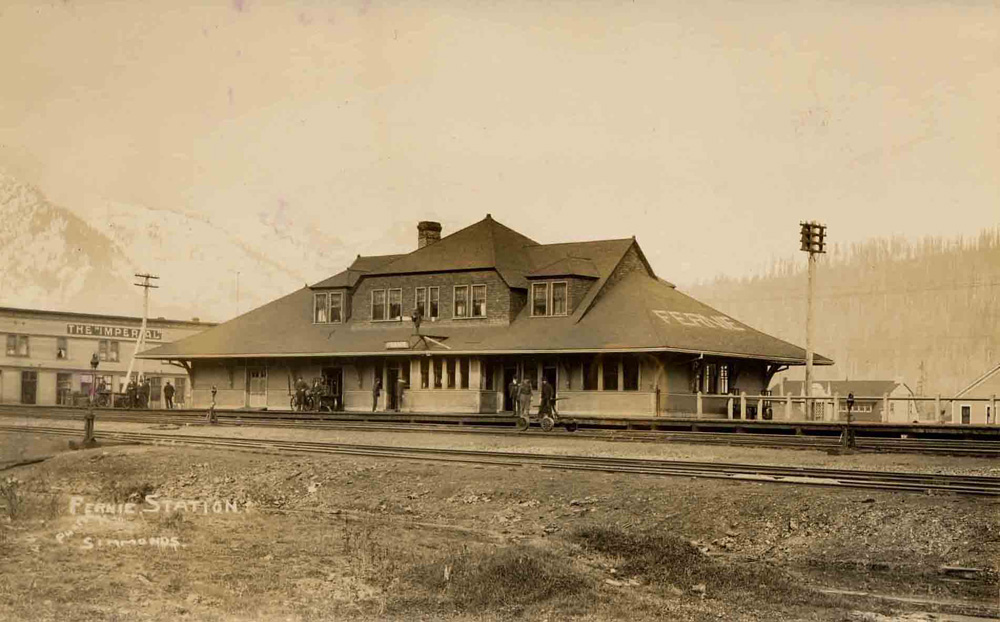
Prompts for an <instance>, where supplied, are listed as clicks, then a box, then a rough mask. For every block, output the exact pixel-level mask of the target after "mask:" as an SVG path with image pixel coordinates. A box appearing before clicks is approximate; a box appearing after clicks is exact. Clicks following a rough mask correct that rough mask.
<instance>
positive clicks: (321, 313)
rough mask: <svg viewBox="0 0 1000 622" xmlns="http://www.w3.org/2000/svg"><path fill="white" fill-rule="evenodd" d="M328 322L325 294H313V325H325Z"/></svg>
mask: <svg viewBox="0 0 1000 622" xmlns="http://www.w3.org/2000/svg"><path fill="white" fill-rule="evenodd" d="M329 321H330V302H329V297H328V296H327V295H326V292H323V293H321V294H313V323H314V324H326V323H327V322H329Z"/></svg>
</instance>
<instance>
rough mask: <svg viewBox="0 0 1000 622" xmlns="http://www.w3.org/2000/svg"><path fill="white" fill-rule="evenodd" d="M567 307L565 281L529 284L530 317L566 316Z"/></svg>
mask: <svg viewBox="0 0 1000 622" xmlns="http://www.w3.org/2000/svg"><path fill="white" fill-rule="evenodd" d="M568 307H569V304H568V302H567V286H566V281H555V282H552V283H532V284H531V315H532V317H549V316H557V315H567V313H568V312H569V308H568Z"/></svg>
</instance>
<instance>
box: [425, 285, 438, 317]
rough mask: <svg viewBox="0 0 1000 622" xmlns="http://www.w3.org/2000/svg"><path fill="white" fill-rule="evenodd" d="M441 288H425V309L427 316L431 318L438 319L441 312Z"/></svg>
mask: <svg viewBox="0 0 1000 622" xmlns="http://www.w3.org/2000/svg"><path fill="white" fill-rule="evenodd" d="M440 307H441V288H439V287H428V288H427V311H428V316H427V317H429V318H430V319H432V320H436V319H438V317H440V312H441V308H440Z"/></svg>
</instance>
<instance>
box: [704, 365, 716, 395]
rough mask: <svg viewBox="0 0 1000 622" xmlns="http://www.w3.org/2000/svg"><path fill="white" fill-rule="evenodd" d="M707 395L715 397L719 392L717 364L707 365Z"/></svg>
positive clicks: (705, 385) (705, 384)
mask: <svg viewBox="0 0 1000 622" xmlns="http://www.w3.org/2000/svg"><path fill="white" fill-rule="evenodd" d="M704 387H705V393H708V394H709V395H715V394H717V393H718V392H719V366H718V365H716V364H715V363H709V364H707V365H705V383H704Z"/></svg>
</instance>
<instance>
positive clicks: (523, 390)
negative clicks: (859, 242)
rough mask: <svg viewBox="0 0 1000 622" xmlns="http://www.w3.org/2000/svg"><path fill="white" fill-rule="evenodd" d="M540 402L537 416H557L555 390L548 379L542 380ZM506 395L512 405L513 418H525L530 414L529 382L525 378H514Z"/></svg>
mask: <svg viewBox="0 0 1000 622" xmlns="http://www.w3.org/2000/svg"><path fill="white" fill-rule="evenodd" d="M540 390H541V393H542V395H541V398H542V399H541V401H540V402H539V403H538V415H539V416H542V415H558V413H557V412H556V390H555V387H553V386H552V385H551V384H550V383H549V381H548V379H546V378H542V385H541V387H540ZM507 395H508V397H510V401H511V404H512V405H513V410H514V416H515V417H521V416H525V417H527V416H528V415H529V414H530V413H531V381H530V380H528V379H527V378H522V379H520V380H518V379H517V378H514V379H513V380H511V381H510V384H509V385H508V386H507Z"/></svg>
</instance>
